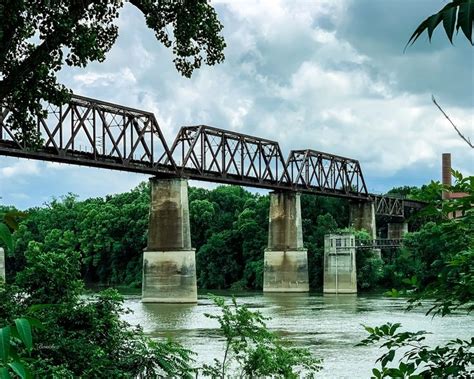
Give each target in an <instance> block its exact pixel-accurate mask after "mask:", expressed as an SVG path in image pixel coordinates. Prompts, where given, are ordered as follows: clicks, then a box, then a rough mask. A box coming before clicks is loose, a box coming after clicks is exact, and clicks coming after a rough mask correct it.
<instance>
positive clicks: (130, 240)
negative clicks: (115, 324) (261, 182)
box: [0, 183, 439, 290]
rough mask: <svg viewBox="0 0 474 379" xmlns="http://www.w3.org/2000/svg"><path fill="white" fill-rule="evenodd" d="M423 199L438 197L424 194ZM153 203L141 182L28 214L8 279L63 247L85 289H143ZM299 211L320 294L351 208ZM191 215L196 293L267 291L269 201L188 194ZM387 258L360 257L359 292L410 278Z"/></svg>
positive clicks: (217, 192) (326, 204)
mask: <svg viewBox="0 0 474 379" xmlns="http://www.w3.org/2000/svg"><path fill="white" fill-rule="evenodd" d="M397 191H398V193H403V195H405V196H407V195H410V193H415V194H417V196H418V197H420V195H419V193H420V191H421V190H420V189H417V188H414V187H403V188H398V189H394V190H393V191H392V192H397ZM417 191H418V192H417ZM421 193H423V194H425V196H432V195H433V194H430V192H429V191H428V190H427V189H426V188H425V189H424V190H423V191H421ZM426 194H428V195H426ZM438 195H439V194H434V196H438ZM149 204H150V190H149V186H148V183H141V184H140V185H139V186H137V187H136V188H134V189H133V190H131V191H129V192H126V193H122V194H117V195H111V196H106V197H105V198H93V199H87V200H84V201H78V199H77V196H75V195H73V194H68V195H66V196H64V197H62V198H60V199H53V200H52V201H50V202H49V203H47V204H45V205H44V206H42V207H37V208H32V209H29V210H28V211H27V214H28V215H27V217H26V218H25V219H24V220H23V222H22V223H21V224H20V225H19V227H18V229H17V230H16V231H15V234H14V238H15V241H16V243H15V249H14V251H13V252H11V253H9V259H8V265H7V276H10V277H13V276H14V275H15V273H16V272H19V271H21V270H22V269H23V267H24V265H25V259H26V258H25V256H26V255H28V254H33V252H34V249H40V250H56V249H58V247H60V248H61V249H62V250H63V251H70V252H78V253H80V254H81V257H82V259H81V262H82V266H81V272H82V276H83V279H84V280H85V281H86V282H87V283H89V284H102V285H108V286H130V287H140V286H141V280H142V253H143V249H144V248H145V247H146V241H147V227H148V212H149ZM301 204H302V222H303V236H304V244H305V246H306V248H307V249H308V264H309V280H310V287H311V289H313V290H317V289H320V288H321V287H322V281H323V272H322V270H323V244H324V235H325V234H327V233H331V232H335V231H337V230H339V229H342V228H347V227H348V225H349V204H348V201H347V200H344V199H339V198H328V197H321V196H312V195H303V196H302V199H301ZM189 209H190V222H191V238H192V245H193V247H194V248H196V267H197V278H198V286H199V287H200V288H207V289H229V288H230V289H232V290H241V289H261V288H262V284H263V283H262V282H263V252H264V249H265V248H266V246H267V236H268V212H269V197H268V196H267V195H260V194H254V193H250V192H249V191H246V190H245V189H243V188H241V187H237V186H219V187H217V188H215V189H212V190H207V189H203V188H193V187H190V188H189ZM9 210H12V209H11V208H7V207H3V208H0V213H5V212H6V211H9ZM361 237H363V233H362V235H361ZM383 257H384V260H385V264H383V262H382V261H380V260H379V259H377V258H376V257H375V256H374V255H373V254H372V252H371V251H359V252H358V254H357V268H358V285H359V287H360V289H362V290H364V289H368V290H370V289H374V288H375V287H377V286H381V287H384V288H392V287H395V286H396V284H397V281H399V280H402V278H406V275H405V274H406V272H405V271H406V270H411V268H410V267H406V268H401V267H400V264H401V265H410V262H404V261H403V259H402V257H403V254H400V253H397V254H396V256H394V253H393V251H392V252H390V251H388V252H384V255H383ZM397 262H398V263H397ZM413 263H414V262H411V264H413ZM420 264H422V263H420ZM398 284H399V283H398Z"/></svg>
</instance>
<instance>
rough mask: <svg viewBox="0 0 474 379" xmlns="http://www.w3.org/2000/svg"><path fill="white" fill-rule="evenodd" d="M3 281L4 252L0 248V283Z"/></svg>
mask: <svg viewBox="0 0 474 379" xmlns="http://www.w3.org/2000/svg"><path fill="white" fill-rule="evenodd" d="M4 281H5V251H4V250H3V248H1V247H0V283H1V282H4Z"/></svg>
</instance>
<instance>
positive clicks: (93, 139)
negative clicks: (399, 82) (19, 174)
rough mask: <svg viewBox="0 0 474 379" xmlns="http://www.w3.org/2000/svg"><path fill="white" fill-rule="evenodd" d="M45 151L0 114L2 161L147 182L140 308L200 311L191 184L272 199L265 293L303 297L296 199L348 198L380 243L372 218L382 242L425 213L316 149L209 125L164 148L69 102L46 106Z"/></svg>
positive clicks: (140, 116)
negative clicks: (195, 306)
mask: <svg viewBox="0 0 474 379" xmlns="http://www.w3.org/2000/svg"><path fill="white" fill-rule="evenodd" d="M45 107H46V110H47V114H46V115H45V116H44V117H43V116H38V117H37V122H36V125H37V131H38V133H39V134H40V135H41V136H42V142H41V146H39V147H36V148H34V149H32V148H31V147H29V146H27V145H25V144H24V143H23V142H22V140H21V139H20V138H18V135H17V134H16V132H15V130H13V129H12V128H11V125H10V123H9V118H10V116H11V112H10V110H9V109H8V107H5V106H3V107H2V108H0V155H7V156H14V157H20V158H29V159H38V160H44V161H52V162H60V163H68V164H75V165H83V166H90V167H99V168H107V169H113V170H121V171H129V172H137V173H143V174H148V175H152V178H151V179H150V182H151V206H150V219H149V232H148V233H149V234H148V244H147V248H146V249H145V252H144V259H143V262H144V266H143V268H144V269H143V291H142V299H143V301H144V302H196V301H197V290H196V268H195V252H194V249H193V248H192V247H191V237H190V225H189V207H188V196H187V188H188V180H189V179H195V180H201V181H208V182H216V183H224V184H236V185H242V186H249V187H257V188H264V189H268V190H271V191H272V192H271V193H270V222H269V236H268V248H267V249H266V250H265V253H264V260H265V274H264V291H267V292H271V291H278V292H301V291H308V269H307V253H306V250H305V249H304V247H303V235H302V226H301V204H300V194H301V193H309V194H313V195H320V196H334V197H340V198H346V199H348V200H349V201H350V215H351V225H352V226H353V227H354V228H356V229H365V230H367V231H368V232H369V233H370V234H371V236H372V238H373V239H374V240H375V239H376V215H377V216H387V217H391V220H392V221H393V222H391V223H389V224H388V238H390V239H392V240H396V239H398V238H401V236H402V234H403V233H404V232H405V231H406V230H407V223H406V222H405V215H406V213H412V212H414V211H416V210H418V209H420V208H422V207H423V203H421V202H416V201H411V200H406V199H400V198H396V197H388V196H380V195H375V194H371V193H369V192H368V190H367V186H366V183H365V180H364V177H363V174H362V170H361V167H360V164H359V162H358V161H357V160H355V159H351V158H346V157H341V156H337V155H333V154H328V153H323V152H320V151H316V150H313V149H303V150H292V151H290V153H289V155H288V157H287V158H286V159H285V157H284V156H283V153H282V151H281V149H280V146H279V144H278V142H275V141H271V140H268V139H263V138H259V137H254V136H250V135H245V134H241V133H235V132H232V131H228V130H223V129H217V128H213V127H210V126H206V125H197V126H184V127H182V128H181V129H180V130H179V132H178V135H177V136H176V138H175V140H174V142H173V143H172V145H171V146H170V147H169V146H168V145H167V143H166V140H165V138H164V136H163V133H162V131H161V129H160V127H159V125H158V122H157V120H156V118H155V116H154V114H153V113H150V112H146V111H142V110H138V109H133V108H129V107H125V106H121V105H117V104H112V103H108V102H104V101H99V100H96V99H91V98H86V97H83V96H78V95H73V96H72V98H71V99H70V101H69V102H68V103H67V104H64V105H61V106H55V105H52V104H45Z"/></svg>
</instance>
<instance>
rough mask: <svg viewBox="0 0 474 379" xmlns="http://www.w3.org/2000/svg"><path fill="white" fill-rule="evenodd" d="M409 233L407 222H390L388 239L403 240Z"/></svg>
mask: <svg viewBox="0 0 474 379" xmlns="http://www.w3.org/2000/svg"><path fill="white" fill-rule="evenodd" d="M405 233H408V223H407V222H389V223H388V224H387V238H388V239H392V240H396V239H400V238H403V235H404V234H405Z"/></svg>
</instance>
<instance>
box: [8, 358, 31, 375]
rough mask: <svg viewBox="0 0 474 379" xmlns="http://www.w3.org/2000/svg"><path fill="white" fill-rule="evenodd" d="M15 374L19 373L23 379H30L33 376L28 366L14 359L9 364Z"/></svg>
mask: <svg viewBox="0 0 474 379" xmlns="http://www.w3.org/2000/svg"><path fill="white" fill-rule="evenodd" d="M8 366H10V367H11V369H12V370H13V371H15V374H17V375H18V376H19V377H20V378H22V379H30V378H32V376H31V373H30V371H29V370H28V369H27V368H26V366H25V365H24V364H23V363H22V362H20V361H14V362H11V363H9V364H8Z"/></svg>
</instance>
